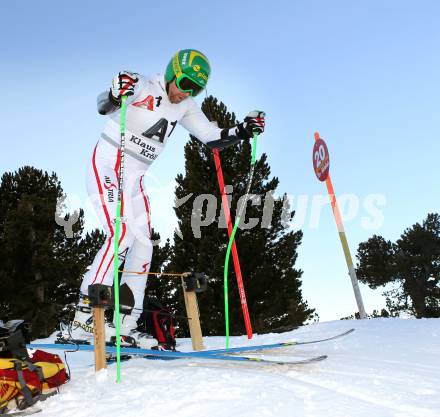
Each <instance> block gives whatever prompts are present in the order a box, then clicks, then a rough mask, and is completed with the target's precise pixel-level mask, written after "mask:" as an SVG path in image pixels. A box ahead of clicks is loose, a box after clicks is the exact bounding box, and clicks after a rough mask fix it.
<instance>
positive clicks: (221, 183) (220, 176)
mask: <svg viewBox="0 0 440 417" xmlns="http://www.w3.org/2000/svg"><path fill="white" fill-rule="evenodd" d="M256 149H257V135H256V134H254V137H253V144H252V156H251V173H250V178H249V181H248V186H247V188H246V194H245V195H246V197H245V199H244V200H243V202H242V205H241V207H240V209H239V211H238V216H237V219H236V221H235V225H234V228H233V227H232V221H231V214H230V210H229V205H228V199H227V196H226V193H225V184H224V179H223V171H222V167H221V162H220V155H219V151H218V149H214V151H213V152H214V161H215V166H216V171H217V179H218V183H219V187H220V193H221V196H222V204H223V211H224V214H225V219H226V224H227V226H228V234H229V244H228V249H227V251H226V258H225V266H224V271H223V279H224V297H225V327H226V347H228V346H229V297H228V268H229V257H230V252H231V251H232V259H233V261H234V269H235V275H236V278H237V284H238V290H239V294H240V301H241V306H242V310H243V316H244V320H245V325H246V331H247V335H248V339H251V338H252V336H253V333H252V325H251V321H250V317H249V309H248V305H247V301H246V293H245V290H244V284H243V277H242V274H241V268H240V261H239V258H238V252H237V247H236V244H235V234H236V231H237V228H238V225H239V223H240V216H241V214H242V212H243V210H244V208H245V207H246V204H247V199H248V195H249V191H250V187H251V184H252V178H253V175H254V167H255V160H256Z"/></svg>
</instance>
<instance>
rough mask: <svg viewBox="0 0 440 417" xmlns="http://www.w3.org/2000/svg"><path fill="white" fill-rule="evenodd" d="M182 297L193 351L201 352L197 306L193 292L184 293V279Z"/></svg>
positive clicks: (201, 342) (201, 343) (200, 333)
mask: <svg viewBox="0 0 440 417" xmlns="http://www.w3.org/2000/svg"><path fill="white" fill-rule="evenodd" d="M182 286H183V295H184V298H185V307H186V315H187V316H188V318H189V319H190V320H188V324H189V333H190V335H191V342H192V347H193V349H194V350H203V349H204V347H203V336H202V327H201V325H200V313H199V305H198V303H197V296H196V293H195V291H186V290H185V283H184V279H183V278H182Z"/></svg>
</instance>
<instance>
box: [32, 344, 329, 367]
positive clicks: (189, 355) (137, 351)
mask: <svg viewBox="0 0 440 417" xmlns="http://www.w3.org/2000/svg"><path fill="white" fill-rule="evenodd" d="M26 347H28V348H30V349H60V350H65V351H72V352H77V351H85V352H90V351H93V349H94V346H93V345H71V344H57V343H53V344H52V343H36V344H33V343H31V344H28V345H26ZM105 351H106V353H111V354H115V353H116V346H106V348H105ZM121 354H123V355H136V356H142V357H145V358H155V359H185V358H186V359H208V360H220V361H231V362H259V363H266V364H277V365H302V364H307V363H313V362H319V361H322V360H324V359H326V358H327V356H326V355H321V356H314V357H312V358H306V359H299V360H288V361H283V360H271V359H265V358H252V357H247V356H235V355H220V354H219V355H212V354H210V355H207V354H205V352H178V351H175V352H174V351H169V350H153V349H141V348H130V347H121Z"/></svg>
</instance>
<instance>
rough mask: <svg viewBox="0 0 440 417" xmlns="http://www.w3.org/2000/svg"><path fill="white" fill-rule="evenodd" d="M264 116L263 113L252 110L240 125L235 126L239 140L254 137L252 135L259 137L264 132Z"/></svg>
mask: <svg viewBox="0 0 440 417" xmlns="http://www.w3.org/2000/svg"><path fill="white" fill-rule="evenodd" d="M265 116H266V114H265V113H264V111H260V110H253V111H251V112H249V113H248V115H247V116H246V117H245V118H244V121H243V122H242V123H239V124H238V125H237V127H238V136H239V137H241V138H243V139H244V138H251V137H253V136H254V133H256V134H257V135H260V134H261V133H263V132H264V125H265Z"/></svg>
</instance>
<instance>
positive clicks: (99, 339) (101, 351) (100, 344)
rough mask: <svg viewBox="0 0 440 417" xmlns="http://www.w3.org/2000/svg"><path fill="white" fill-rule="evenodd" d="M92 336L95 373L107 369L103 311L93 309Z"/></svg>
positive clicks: (98, 308) (97, 308)
mask: <svg viewBox="0 0 440 417" xmlns="http://www.w3.org/2000/svg"><path fill="white" fill-rule="evenodd" d="M93 336H94V345H95V349H94V352H95V372H98V371H99V370H101V369H104V368H107V361H106V358H105V323H104V309H103V308H100V307H93Z"/></svg>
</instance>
